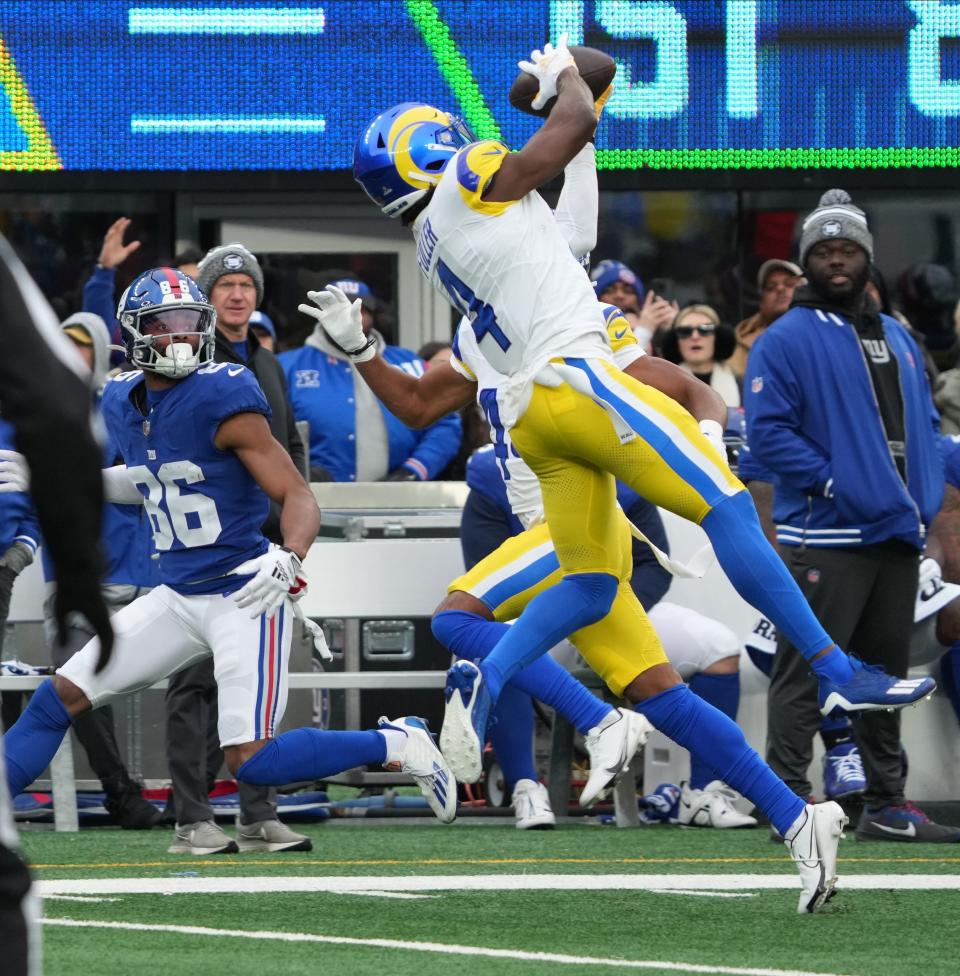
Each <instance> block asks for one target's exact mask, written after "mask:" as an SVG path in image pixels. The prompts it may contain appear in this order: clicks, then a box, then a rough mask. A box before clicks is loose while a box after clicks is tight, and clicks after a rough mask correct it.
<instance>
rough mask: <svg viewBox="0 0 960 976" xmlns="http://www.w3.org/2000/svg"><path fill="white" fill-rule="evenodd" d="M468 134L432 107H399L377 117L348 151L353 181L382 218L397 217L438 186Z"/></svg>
mask: <svg viewBox="0 0 960 976" xmlns="http://www.w3.org/2000/svg"><path fill="white" fill-rule="evenodd" d="M476 141H477V139H476V136H475V135H474V134H473V133H472V132H471V131H470V129H469V128H468V127H467V126H466V125H465V124H464V123H463V122H461V121H460V119H458V118H455V117H454V116H452V115H450V114H449V113H447V112H441V111H440V109H438V108H434V107H433V106H432V105H421V104H419V103H417V102H402V103H401V104H399V105H394V106H393V108H388V109H387V110H386V111H385V112H381V113H380V114H379V115H378V116H377V117H376V118H375V119H374V120H373V121H372V122H371V123H370V124H369V125H368V126H367V127H366V129H364V132H363V135H362V136H361V137H360V140H359V142H357V145H356V148H355V149H354V151H353V178H354V179H355V180H356V181H357V182H358V183H359V184H360V185H361V186H362V187H363V189H364V190H365V191H366V194H367V196H368V197H370V199H371V200H372V201H373V202H374V203H375V204H376V205H377V206H378V207H379V208H380V209H381V210H382V211H383V212H384V213H385V214H386V215H387V216H388V217H399V216H400V214H402V213H403V212H404V211H405V210H407V209H408V208H410V207H411V206H413V204H415V203H416V202H417V201H418V200H421V199H422V198H423V197H424V196H426V194H427V193H429V192H430V190H431V189H433V187H435V186H436V185H437V183H438V182H439V181H440V176H441V174H442V173H443V171H444V169H445V167H446V165H447V163H449V162H450V160H451V159H453V157H454V155H455V154H456V152H457V150H458V149H461V148H462V147H463V146H469V145H470V143H472V142H476Z"/></svg>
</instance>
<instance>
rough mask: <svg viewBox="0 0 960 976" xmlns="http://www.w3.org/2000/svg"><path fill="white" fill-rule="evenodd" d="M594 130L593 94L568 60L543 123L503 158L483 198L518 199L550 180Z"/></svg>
mask: <svg viewBox="0 0 960 976" xmlns="http://www.w3.org/2000/svg"><path fill="white" fill-rule="evenodd" d="M596 127H597V116H596V111H595V109H594V106H593V94H592V93H591V91H590V88H589V87H588V85H587V83H586V82H585V81H584V80H583V79H582V78H581V77H580V72H579V71H577V68H576V65H574V64H572V59H571V66H570V67H568V68H565V69H564V70H563V71H562V72H561V73H560V76H559V77H558V79H557V102H556V104H555V105H554V106H553V108H552V109H551V111H550V115H549V116H548V118H547V121H546V122H545V123H544V125H543V127H542V128H541V129H539V130H537V132H535V133H534V134H533V136H532V137H531V138H530V139H529V140H528V141H527V144H526V145H525V146H524V147H523V149H521V150H520V151H519V152H515V153H510V154H509V155H508V156H507V157H506V159H504V161H503V164H502V165H501V166H500V169H499V170H498V172H497V174H496V176H495V177H494V178H493V180H492V181H491V182H490V184H489V186H488V187H487V189H486V190H485V191H484V194H483V199H484V200H489V201H491V202H497V201H507V200H519V199H520V198H521V197H524V196H526V195H527V194H528V193H529V192H530V191H531V190H535V189H536V188H537V187H539V186H542V185H543V184H544V183H547V182H548V181H550V180H552V179H553V178H554V177H555V176H557V175H559V174H560V173H562V172H563V169H564V167H565V166H566V165H567V163H569V162H570V160H572V159H573V157H574V156H576V155H577V153H578V152H580V150H581V149H583V147H584V146H585V145H586V144H587V143H588V142H589V141H590V140H591V139H592V138H593V132H594V130H595V129H596Z"/></svg>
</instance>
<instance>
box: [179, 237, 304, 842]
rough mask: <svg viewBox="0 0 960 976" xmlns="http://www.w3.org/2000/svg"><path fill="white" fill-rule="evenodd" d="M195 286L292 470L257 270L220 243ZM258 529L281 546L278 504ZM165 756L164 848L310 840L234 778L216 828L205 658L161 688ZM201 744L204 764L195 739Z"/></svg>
mask: <svg viewBox="0 0 960 976" xmlns="http://www.w3.org/2000/svg"><path fill="white" fill-rule="evenodd" d="M196 278H197V283H198V284H199V285H200V289H201V291H203V292H205V293H206V295H207V296H208V297H209V299H210V304H211V305H213V307H214V309H215V311H216V313H217V335H216V345H215V347H214V354H213V358H214V360H215V361H216V362H218V363H242V364H243V365H244V366H246V367H247V368H248V369H250V370H252V372H253V374H254V376H256V378H257V381H258V382H259V384H260V387H261V389H262V390H263V394H264V396H265V397H266V400H267V403H268V404H269V406H270V413H271V416H270V418H269V422H270V432H271V433H272V434H273V436H274V437H275V438H276V439H277V440H278V441H279V442H280V444H281V445H282V446H283V448H284V450H285V451H286V452H287V453H288V454H289V455H290V457H291V459H292V460H293V463H294V466H295V467H296V468H297V470H298V471H301V472H303V471H304V470H305V467H304V465H305V452H304V448H303V442H302V441H301V440H300V436H299V434H298V433H297V428H296V420H295V418H294V416H293V411H292V409H291V407H290V403H289V400H288V398H287V381H286V378H285V376H284V374H283V369H282V368H281V367H280V363H279V362H278V361H277V358H276V356H274V355H273V353H272V352H270V350H269V349H267V348H266V347H265V346H263V345H261V343H260V340H259V339H258V338H257V336H256V334H255V332H254V330H253V329H252V328H251V319H252V317H253V314H254V312H255V310H256V308H257V306H258V305H260V303H261V302H262V301H263V270H262V269H261V267H260V263H259V262H258V261H257V259H256V257H254V255H253V254H252V253H251V252H250V250H249V249H248V248H247V247H246V246H244V245H243V244H240V243H237V242H235V243H231V244H221V245H220V246H219V247H214V248H212V249H211V250H210V251H208V252H207V253H206V255H205V256H204V257H203V259H202V260H201V261H200V263H199V265H198V266H197V276H196ZM262 531H263V534H264V535H265V536H266V537H267V538H268V539H269V540H270V541H271V542H274V543H277V544H282V541H283V540H282V536H281V534H280V523H279V508H278V506H277V505H276V504H271V507H270V515H269V516H268V518H267V521H266V522H265V523H264V525H263V529H262ZM166 706H167V759H168V761H169V763H170V779H171V783H172V787H173V790H172V799H173V806H174V812H175V813H176V818H177V832H176V836H175V838H174V842H173V844H172V845H171V847H170V849H169V850H170V853H174V854H195V855H205V854H221V853H234V852H235V851H236V850H237V849H238V846H239V849H240V850H244V851H246V850H260V851H273V852H278V851H309V850H310V849H311V847H312V844H311V841H310V839H309V838H308V837H306V836H304V835H303V834H298V833H295V832H294V831H292V830H290V828H289V827H287V826H286V825H285V824H283V823H281V822H280V821H279V820H278V819H277V805H276V791H275V790H273V789H268V788H267V787H263V786H254V785H252V784H249V783H241V784H240V787H239V793H240V817H239V820H238V823H237V840H236V842H234V841H233V840H231V839H230V837H228V836H227V834H226V833H224V831H223V830H221V829H220V827H219V826H217V824H216V821H215V820H214V815H213V809H212V808H211V806H210V803H209V800H208V798H207V791H208V789H209V787H210V786H211V785H212V783H213V780H214V778H215V776H216V773H217V769H218V768H219V765H220V761H221V759H220V751H219V746H218V744H217V739H216V714H217V712H216V708H217V686H216V681H215V680H214V675H213V662H212V660H205V661H201V662H199V663H198V664H193V665H191V666H189V667H187V668H184V669H183V670H182V671H178V672H177V673H176V674H175V675H173V676H172V677H171V678H170V681H169V684H168V687H167V698H166ZM203 742H208V743H210V748H209V750H208V751H207V761H206V763H203V762H202V759H203V755H204V750H203V749H202V748H198V746H197V744H198V743H203Z"/></svg>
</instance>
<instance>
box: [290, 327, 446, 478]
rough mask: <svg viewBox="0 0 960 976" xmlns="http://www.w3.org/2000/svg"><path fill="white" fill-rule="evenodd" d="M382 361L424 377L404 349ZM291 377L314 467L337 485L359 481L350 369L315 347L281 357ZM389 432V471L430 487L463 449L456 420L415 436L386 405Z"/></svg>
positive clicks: (386, 352)
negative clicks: (408, 474) (307, 427)
mask: <svg viewBox="0 0 960 976" xmlns="http://www.w3.org/2000/svg"><path fill="white" fill-rule="evenodd" d="M380 354H381V356H382V357H383V358H384V359H385V360H386V361H387V362H388V363H392V364H393V365H394V366H397V367H399V368H400V369H402V370H403V371H404V372H406V373H409V374H410V375H411V376H417V377H418V376H422V375H423V373H424V369H425V366H424V362H423V360H422V359H421V358H420V357H419V356H418V355H417V354H416V353H414V352H411V351H410V350H409V349H404V348H403V347H402V346H383V347H382V348H381V350H380ZM277 358H278V359H279V360H280V365H281V366H282V367H283V370H284V372H285V373H286V374H287V387H288V394H289V397H290V404H291V405H292V407H293V412H294V415H295V416H296V418H297V420H306V421H307V422H308V423H309V424H310V464H311V465H316V466H319V467H322V468H326V469H327V471H329V472H330V474H331V475H332V476H333V480H334V481H356V477H357V442H356V439H357V408H356V404H355V403H354V399H355V398H354V387H353V383H354V371H353V367H352V366H351V365H350V363H348V362H345V361H344V360H343V359H338V358H336V357H334V356H331V355H328V354H327V353H326V352H324V351H322V350H321V349H318V348H316V347H315V346H311V345H306V346H301V347H300V348H299V349H292V350H290V351H289V352H284V353H281V354H280V355H279V356H278V357H277ZM380 410H381V412H382V413H383V419H384V423H385V424H386V428H387V440H388V443H389V451H390V458H389V462H388V467H387V471H384V475H386V474H387V473H389V472H390V471H394V470H396V469H397V468H400V467H404V468H407V469H408V470H410V471H412V472H413V473H414V474H415V475H416V476H417V477H418V478H419V479H420V480H421V481H430V480H432V479H433V478H436V477H437V475H438V474H440V472H441V471H443V469H444V468H445V467H446V466H447V465H448V464H449V463H450V461H451V460H453V458H454V457H455V456H456V453H457V451H458V450H459V449H460V437H461V432H462V426H461V423H460V417H459V415H457V414H450V415H449V416H447V417H444V418H443V419H442V420H438V421H437V422H436V423H434V424H431V425H430V426H429V427H424V428H423V429H422V430H414V429H413V428H411V427H408V426H407V425H406V424H404V423H402V422H401V421H399V420H398V419H397V418H396V417H395V416H394V415H393V414H392V413H390V411H389V410H387V408H386V407H385V406H384V405H383V404H382V403H381V404H380Z"/></svg>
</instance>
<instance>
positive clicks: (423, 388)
mask: <svg viewBox="0 0 960 976" xmlns="http://www.w3.org/2000/svg"><path fill="white" fill-rule="evenodd" d="M356 366H357V371H358V372H359V373H360V375H361V376H362V377H363V379H364V381H365V382H366V384H367V386H369V387H370V389H371V390H373V392H374V393H375V394H376V396H377V398H378V399H379V400H380V401H381V402H382V403H383V405H384V406H385V407H386V408H387V409H388V410H389V411H390V413H392V414H393V415H394V416H395V417H397V418H398V419H399V420H402V421H403V422H404V423H405V424H406V425H407V426H408V427H429V426H430V424H432V423H435V422H436V421H438V420H439V419H440V418H441V417H445V416H446V415H447V414H449V413H453V412H454V411H456V410H460V409H461V408H462V407H465V406H466V405H467V404H468V403H471V402H472V401H473V398H474V397H475V396H476V395H477V384H476V383H474V382H472V381H471V380H468V379H466V378H465V377H463V376H461V375H460V374H459V373H458V372H457V371H456V370H455V369H454V368H453V367H452V366H451V365H450V364H449V363H437V364H436V365H435V366H431V367H430V368H429V369H428V370H427V372H426V373H425V374H424V375H423V376H421V377H419V378H417V377H414V376H411V375H410V374H409V373H405V372H403V370H401V369H397V367H396V366H392V365H391V364H390V363H388V362H387V361H386V360H385V359H382V358H381V357H380V356H375V357H374V358H373V359H369V360H367V362H365V363H357V364H356Z"/></svg>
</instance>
